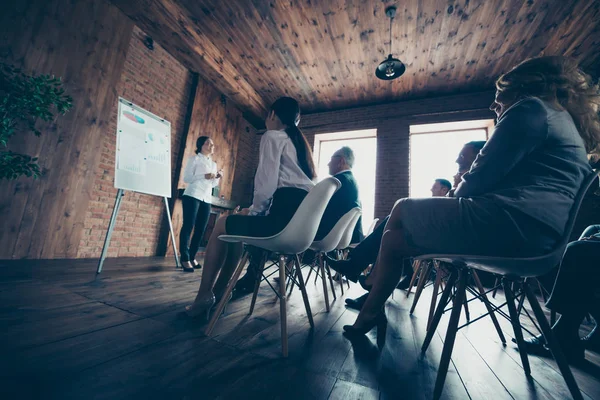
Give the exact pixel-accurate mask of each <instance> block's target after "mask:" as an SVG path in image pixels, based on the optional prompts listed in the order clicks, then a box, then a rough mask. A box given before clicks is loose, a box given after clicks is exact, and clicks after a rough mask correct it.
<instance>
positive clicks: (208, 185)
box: [183, 153, 219, 204]
mask: <svg viewBox="0 0 600 400" xmlns="http://www.w3.org/2000/svg"><path fill="white" fill-rule="evenodd" d="M211 173H212V174H215V175H216V174H217V164H216V163H215V162H214V161H213V160H212V159H211V158H210V157H208V156H205V155H204V154H202V153H200V154H196V155H193V156H190V157H189V158H188V159H187V164H186V166H185V170H184V171H183V181H184V182H185V183H187V187H186V188H185V191H184V192H183V194H184V195H185V196H191V197H193V198H195V199H198V200H200V201H203V202H205V203H208V204H210V203H211V198H212V188H213V187H215V186H217V185H218V184H219V179H217V178H215V179H206V177H205V175H206V174H211Z"/></svg>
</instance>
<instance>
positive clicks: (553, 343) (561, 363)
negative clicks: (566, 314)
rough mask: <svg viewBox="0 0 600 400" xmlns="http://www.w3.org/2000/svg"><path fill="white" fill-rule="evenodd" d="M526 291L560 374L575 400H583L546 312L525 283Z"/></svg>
mask: <svg viewBox="0 0 600 400" xmlns="http://www.w3.org/2000/svg"><path fill="white" fill-rule="evenodd" d="M524 290H525V293H526V294H527V299H528V300H529V304H531V308H532V309H533V313H534V314H535V317H536V319H537V320H538V323H539V324H540V328H541V329H542V332H543V334H544V338H546V342H547V343H548V345H549V347H550V351H551V352H552V355H553V356H554V359H555V360H556V364H558V368H559V369H560V373H561V374H562V376H563V378H564V380H565V382H566V384H567V387H568V388H569V391H570V392H571V396H573V399H576V400H579V399H583V396H582V395H581V392H580V391H579V387H578V386H577V382H576V381H575V377H574V376H573V373H572V372H571V368H570V367H569V363H568V362H567V360H566V358H565V355H564V354H563V352H562V350H561V348H560V345H559V344H558V341H557V340H556V337H555V336H554V333H553V332H552V329H551V328H550V325H549V324H548V320H547V319H546V316H545V315H544V312H543V311H542V308H541V307H540V304H539V303H538V301H537V298H536V297H535V295H534V294H533V292H532V291H531V288H530V287H529V285H528V284H527V282H525V284H524Z"/></svg>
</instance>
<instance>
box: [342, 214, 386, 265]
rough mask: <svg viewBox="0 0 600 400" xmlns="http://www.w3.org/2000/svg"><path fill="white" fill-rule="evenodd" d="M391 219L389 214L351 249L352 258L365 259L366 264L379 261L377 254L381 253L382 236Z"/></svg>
mask: <svg viewBox="0 0 600 400" xmlns="http://www.w3.org/2000/svg"><path fill="white" fill-rule="evenodd" d="M389 219H390V216H389V215H388V216H387V217H385V219H384V220H383V221H382V222H381V223H380V224H379V225H378V226H377V228H376V229H375V230H374V231H373V233H371V234H370V235H369V236H367V237H366V238H365V240H363V241H362V242H360V243H359V244H358V246H356V247H355V248H354V249H352V250H350V258H354V259H356V258H358V259H359V260H361V261H364V262H365V263H366V264H373V263H374V262H375V261H377V255H379V248H380V247H381V238H382V237H383V233H384V232H385V225H386V224H387V221H388V220H389Z"/></svg>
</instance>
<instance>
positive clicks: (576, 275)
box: [546, 225, 600, 318]
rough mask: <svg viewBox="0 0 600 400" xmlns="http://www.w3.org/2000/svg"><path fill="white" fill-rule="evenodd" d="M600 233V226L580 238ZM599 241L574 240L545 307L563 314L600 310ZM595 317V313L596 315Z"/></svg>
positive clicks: (596, 311) (592, 227)
mask: <svg viewBox="0 0 600 400" xmlns="http://www.w3.org/2000/svg"><path fill="white" fill-rule="evenodd" d="M598 232H600V225H593V226H590V227H588V229H586V230H585V232H584V233H583V235H581V237H582V238H583V237H587V236H591V235H593V234H596V233H598ZM598 260H600V241H597V240H578V241H576V242H571V243H569V245H568V246H567V250H566V251H565V254H564V255H563V259H562V261H561V263H560V268H559V270H558V275H557V276H556V281H555V283H554V289H552V294H551V295H550V299H548V302H547V303H546V306H547V307H548V308H550V309H551V310H553V311H556V312H558V313H560V314H581V317H582V318H583V316H584V315H586V314H587V313H589V312H591V313H592V315H598V312H599V311H600V293H599V289H598V284H599V283H600V262H599V261H598ZM594 318H595V316H594Z"/></svg>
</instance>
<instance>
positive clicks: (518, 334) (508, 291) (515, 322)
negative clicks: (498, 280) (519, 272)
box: [502, 278, 531, 376]
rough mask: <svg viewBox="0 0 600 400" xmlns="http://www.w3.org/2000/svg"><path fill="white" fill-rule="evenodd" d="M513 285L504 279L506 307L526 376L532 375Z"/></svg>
mask: <svg viewBox="0 0 600 400" xmlns="http://www.w3.org/2000/svg"><path fill="white" fill-rule="evenodd" d="M512 283H513V282H511V281H509V280H508V279H507V278H502V285H503V286H504V294H505V296H506V305H507V307H508V312H509V314H510V322H511V324H512V326H513V330H514V332H515V340H516V341H517V347H518V348H519V355H520V356H521V363H522V364H523V369H524V370H525V375H527V376H530V375H531V367H530V366H529V358H527V351H526V350H525V341H524V340H523V331H522V330H521V324H520V323H519V314H518V313H517V308H516V307H515V296H514V294H513V291H512V288H511V286H512Z"/></svg>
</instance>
